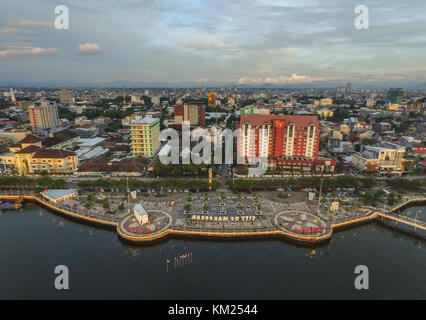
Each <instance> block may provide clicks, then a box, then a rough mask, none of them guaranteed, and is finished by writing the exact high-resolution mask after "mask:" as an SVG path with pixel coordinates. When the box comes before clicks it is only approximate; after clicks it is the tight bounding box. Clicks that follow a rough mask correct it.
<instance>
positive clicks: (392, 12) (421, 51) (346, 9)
mask: <svg viewBox="0 0 426 320" xmlns="http://www.w3.org/2000/svg"><path fill="white" fill-rule="evenodd" d="M359 4H360V3H359V1H353V0H350V1H338V0H331V1H310V0H299V1H295V0H291V1H289V0H281V1H278V0H244V1H242V0H237V1H225V0H216V1H187V0H178V1H153V0H149V1H129V0H125V1H81V0H75V1H72V2H71V3H69V4H67V6H68V8H69V23H70V29H69V30H57V29H55V27H54V20H55V18H56V16H57V15H55V12H54V9H55V7H56V6H57V5H58V3H57V2H56V1H50V0H41V1H37V2H34V1H29V0H24V1H19V2H13V1H7V2H6V3H2V10H1V12H0V21H1V22H0V71H1V72H0V85H2V86H7V85H9V83H12V84H13V85H17V86H32V85H35V86H59V87H61V86H75V87H77V86H92V87H104V86H118V87H121V86H126V87H150V86H174V87H179V86H180V87H186V86H189V87H191V86H192V87H198V86H201V85H205V86H212V87H214V86H228V85H231V86H232V85H237V86H276V87H335V86H336V85H342V84H345V83H346V82H347V81H351V82H352V83H353V84H354V85H355V86H358V87H360V88H363V87H371V88H375V87H383V88H388V87H390V86H398V87H407V88H408V87H411V88H424V87H425V82H424V78H425V74H426V70H425V65H424V56H426V47H425V46H426V41H425V35H424V30H425V29H426V19H425V18H426V17H425V15H426V14H425V12H424V10H423V8H422V5H423V1H421V0H417V1H414V0H413V1H404V2H391V3H390V2H389V1H384V0H378V1H374V2H371V3H365V4H366V5H367V6H368V9H369V29H367V30H357V29H356V28H355V27H354V20H355V18H356V16H357V14H356V13H355V12H354V9H355V7H356V6H357V5H359Z"/></svg>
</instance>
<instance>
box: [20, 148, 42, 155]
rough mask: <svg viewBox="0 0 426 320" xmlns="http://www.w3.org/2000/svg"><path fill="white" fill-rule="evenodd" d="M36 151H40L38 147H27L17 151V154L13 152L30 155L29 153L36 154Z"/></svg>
mask: <svg viewBox="0 0 426 320" xmlns="http://www.w3.org/2000/svg"><path fill="white" fill-rule="evenodd" d="M38 150H40V147H37V146H28V147H26V148H24V149H21V150H19V151H18V152H15V154H31V153H34V152H37V151H38Z"/></svg>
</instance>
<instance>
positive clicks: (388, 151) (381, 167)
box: [352, 145, 405, 172]
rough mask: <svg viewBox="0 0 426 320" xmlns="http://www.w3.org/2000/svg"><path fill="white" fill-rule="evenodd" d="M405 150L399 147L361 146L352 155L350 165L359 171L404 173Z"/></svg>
mask: <svg viewBox="0 0 426 320" xmlns="http://www.w3.org/2000/svg"><path fill="white" fill-rule="evenodd" d="M404 153H405V148H403V147H400V146H396V145H395V146H393V147H392V146H363V147H362V149H361V152H359V153H355V154H353V155H352V165H353V166H354V167H355V168H357V169H358V170H360V171H367V172H368V171H370V172H375V171H391V172H402V171H404V166H403V157H404Z"/></svg>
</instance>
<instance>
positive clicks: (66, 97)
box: [59, 89, 74, 103]
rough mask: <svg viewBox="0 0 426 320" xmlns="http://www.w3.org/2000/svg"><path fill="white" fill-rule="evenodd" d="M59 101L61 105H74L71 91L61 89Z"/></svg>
mask: <svg viewBox="0 0 426 320" xmlns="http://www.w3.org/2000/svg"><path fill="white" fill-rule="evenodd" d="M59 100H60V101H61V103H74V98H73V97H72V90H70V89H62V90H61V92H60V93H59Z"/></svg>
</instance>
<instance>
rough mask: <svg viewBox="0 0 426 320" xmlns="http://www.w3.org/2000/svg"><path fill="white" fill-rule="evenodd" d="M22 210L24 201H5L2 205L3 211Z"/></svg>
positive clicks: (0, 207) (0, 206)
mask: <svg viewBox="0 0 426 320" xmlns="http://www.w3.org/2000/svg"><path fill="white" fill-rule="evenodd" d="M20 208H22V201H20V200H18V201H16V202H11V201H4V202H3V203H2V204H0V209H2V210H18V209H20Z"/></svg>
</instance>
